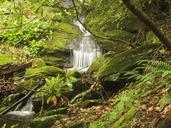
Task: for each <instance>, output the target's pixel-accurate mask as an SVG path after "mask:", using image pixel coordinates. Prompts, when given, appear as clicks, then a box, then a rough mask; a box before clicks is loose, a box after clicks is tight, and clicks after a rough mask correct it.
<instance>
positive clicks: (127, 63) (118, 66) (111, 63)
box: [96, 44, 159, 78]
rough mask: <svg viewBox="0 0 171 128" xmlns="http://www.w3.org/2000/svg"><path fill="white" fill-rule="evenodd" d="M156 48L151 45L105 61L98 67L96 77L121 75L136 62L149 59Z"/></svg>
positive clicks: (154, 45) (155, 45) (156, 45)
mask: <svg viewBox="0 0 171 128" xmlns="http://www.w3.org/2000/svg"><path fill="white" fill-rule="evenodd" d="M158 46H159V45H158V44H151V45H148V46H141V47H139V48H136V49H131V50H128V51H126V52H122V53H119V54H116V55H114V56H113V57H111V58H109V59H107V60H106V62H104V64H103V65H102V66H101V67H99V69H98V71H97V73H96V75H97V77H98V78H103V77H105V76H109V75H111V74H115V73H118V72H119V73H122V72H124V71H126V70H127V69H128V68H130V67H131V66H133V65H135V64H136V62H137V61H138V60H140V59H145V58H149V55H150V54H152V52H154V49H156V48H157V47H158Z"/></svg>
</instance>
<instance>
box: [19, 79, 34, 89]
mask: <svg viewBox="0 0 171 128" xmlns="http://www.w3.org/2000/svg"><path fill="white" fill-rule="evenodd" d="M36 85H37V82H36V81H35V80H34V79H28V80H24V81H21V82H20V83H18V86H16V91H17V92H22V91H24V90H26V89H28V90H29V89H32V88H33V87H34V86H36Z"/></svg>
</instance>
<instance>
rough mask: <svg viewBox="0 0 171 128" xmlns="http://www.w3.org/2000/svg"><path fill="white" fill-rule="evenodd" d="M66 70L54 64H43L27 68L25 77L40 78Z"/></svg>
mask: <svg viewBox="0 0 171 128" xmlns="http://www.w3.org/2000/svg"><path fill="white" fill-rule="evenodd" d="M63 73H64V71H63V70H62V69H60V68H57V67H54V66H43V67H40V68H29V69H27V70H26V73H25V78H26V79H30V78H40V77H45V76H56V75H57V74H63Z"/></svg>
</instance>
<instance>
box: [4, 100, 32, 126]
mask: <svg viewBox="0 0 171 128" xmlns="http://www.w3.org/2000/svg"><path fill="white" fill-rule="evenodd" d="M20 106H21V104H19V105H18V106H17V107H16V109H15V110H14V111H11V112H8V113H7V114H6V115H4V118H6V120H7V122H8V123H9V125H10V123H12V122H13V123H14V124H15V123H23V122H24V123H25V125H29V124H30V122H31V121H32V119H33V116H34V114H35V112H34V111H33V103H32V98H30V99H28V101H27V103H26V105H25V106H24V107H22V108H21V109H20V110H18V108H19V107H20Z"/></svg>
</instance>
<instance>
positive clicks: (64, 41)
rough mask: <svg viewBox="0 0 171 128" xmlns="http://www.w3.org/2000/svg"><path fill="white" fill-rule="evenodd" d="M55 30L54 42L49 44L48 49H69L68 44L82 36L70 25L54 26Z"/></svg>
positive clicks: (60, 24)
mask: <svg viewBox="0 0 171 128" xmlns="http://www.w3.org/2000/svg"><path fill="white" fill-rule="evenodd" d="M54 26H56V27H55V29H57V30H55V31H54V32H53V33H52V40H51V41H50V42H49V43H48V47H47V49H51V50H60V49H67V47H68V42H69V41H70V40H72V39H74V38H76V37H77V36H79V35H80V34H81V32H80V30H79V29H78V28H77V27H75V26H74V25H71V24H69V23H59V24H57V25H55V24H54Z"/></svg>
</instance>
